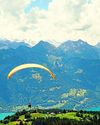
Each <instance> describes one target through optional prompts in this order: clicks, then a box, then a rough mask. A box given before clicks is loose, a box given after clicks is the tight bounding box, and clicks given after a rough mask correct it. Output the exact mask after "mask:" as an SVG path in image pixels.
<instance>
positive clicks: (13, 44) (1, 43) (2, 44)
mask: <svg viewBox="0 0 100 125" xmlns="http://www.w3.org/2000/svg"><path fill="white" fill-rule="evenodd" d="M20 46H27V47H29V44H27V43H25V42H24V41H10V40H0V49H10V48H12V49H16V48H18V47H20Z"/></svg>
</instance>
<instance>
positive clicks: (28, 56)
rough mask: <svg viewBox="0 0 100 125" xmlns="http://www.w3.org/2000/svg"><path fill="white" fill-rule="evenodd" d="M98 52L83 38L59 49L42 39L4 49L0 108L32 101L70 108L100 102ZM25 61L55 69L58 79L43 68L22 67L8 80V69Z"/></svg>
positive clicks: (0, 78) (0, 79)
mask: <svg viewBox="0 0 100 125" xmlns="http://www.w3.org/2000/svg"><path fill="white" fill-rule="evenodd" d="M8 44H9V43H8ZM12 44H13V43H12ZM14 44H15V43H14ZM98 54H99V53H98V51H97V49H96V47H93V46H91V45H88V44H87V43H85V42H84V41H80V40H79V41H76V42H73V41H70V42H69V41H68V42H66V43H63V44H62V45H61V46H59V47H58V48H56V47H54V46H53V45H51V44H49V43H48V42H44V41H40V42H39V43H38V44H37V45H35V46H34V47H31V48H30V47H28V46H27V45H26V44H25V45H23V46H21V45H20V46H19V47H17V48H16V49H15V48H9V47H8V49H1V50H0V65H1V66H0V86H1V87H0V106H1V108H0V110H1V111H3V109H4V110H6V108H5V106H6V107H8V106H10V107H13V106H20V105H27V104H28V103H29V102H31V103H32V104H33V106H40V107H49V108H50V107H53V108H55V107H57V108H71V109H72V108H77V109H78V108H79V109H81V108H82V107H89V106H90V105H91V106H92V105H94V106H96V105H99V104H100V103H99V100H100V97H99V94H100V91H99V88H100V70H99V67H100V59H99V56H98ZM22 63H38V64H42V65H44V66H46V67H48V68H50V69H51V70H52V71H53V72H54V74H55V75H56V80H52V79H51V77H50V76H49V74H48V73H47V72H45V71H43V70H40V69H26V70H22V71H20V72H18V73H16V74H14V76H13V77H12V78H11V79H10V80H8V79H7V74H8V73H9V71H10V70H11V69H12V68H13V67H15V66H17V65H20V64H22ZM37 75H38V76H39V79H37V77H36V76H37ZM8 109H9V110H11V109H10V108H7V110H8Z"/></svg>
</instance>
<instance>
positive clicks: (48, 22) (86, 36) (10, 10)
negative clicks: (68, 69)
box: [0, 0, 100, 45]
mask: <svg viewBox="0 0 100 125" xmlns="http://www.w3.org/2000/svg"><path fill="white" fill-rule="evenodd" d="M29 4H30V0H17V1H15V0H6V1H4V0H0V38H7V39H19V40H28V42H29V43H30V44H35V43H37V42H38V41H39V40H48V41H50V42H51V41H52V43H54V44H55V45H59V44H60V43H61V42H63V41H66V40H69V39H70V40H77V39H83V40H85V41H87V42H88V43H90V44H93V45H94V44H96V43H97V42H98V41H100V28H98V27H99V19H100V7H99V0H95V1H94V0H91V1H88V0H77V1H76V0H52V1H51V2H50V3H49V6H48V10H43V9H40V8H38V7H33V8H32V9H31V11H30V13H25V8H26V7H27V6H28V5H29Z"/></svg>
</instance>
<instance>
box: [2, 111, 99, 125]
mask: <svg viewBox="0 0 100 125" xmlns="http://www.w3.org/2000/svg"><path fill="white" fill-rule="evenodd" d="M5 124H6V125H100V112H92V111H82V110H81V111H67V110H59V109H52V110H51V109H50V110H40V109H37V110H29V111H26V110H23V111H20V112H17V113H15V114H14V115H12V116H8V117H6V118H5V119H4V120H1V121H0V125H5Z"/></svg>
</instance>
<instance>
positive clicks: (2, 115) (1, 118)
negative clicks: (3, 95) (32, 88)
mask: <svg viewBox="0 0 100 125" xmlns="http://www.w3.org/2000/svg"><path fill="white" fill-rule="evenodd" d="M13 114H14V113H11V112H10V113H0V120H3V119H4V118H5V117H7V116H11V115H13Z"/></svg>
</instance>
